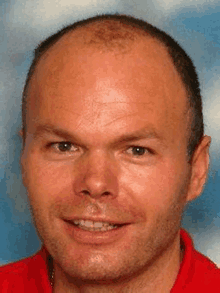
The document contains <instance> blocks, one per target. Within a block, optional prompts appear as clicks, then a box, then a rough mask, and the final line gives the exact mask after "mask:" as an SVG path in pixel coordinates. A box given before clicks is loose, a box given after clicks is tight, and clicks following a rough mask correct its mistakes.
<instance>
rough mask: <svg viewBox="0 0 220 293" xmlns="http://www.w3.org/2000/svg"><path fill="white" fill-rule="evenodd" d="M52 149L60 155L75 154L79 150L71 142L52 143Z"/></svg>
mask: <svg viewBox="0 0 220 293" xmlns="http://www.w3.org/2000/svg"><path fill="white" fill-rule="evenodd" d="M50 147H52V148H53V149H54V150H56V151H57V152H60V153H70V152H71V153H73V152H76V151H77V150H78V148H77V147H76V146H75V145H74V144H72V143H71V142H69V141H61V142H56V143H52V144H50Z"/></svg>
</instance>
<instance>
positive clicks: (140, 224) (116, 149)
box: [21, 28, 210, 293]
mask: <svg viewBox="0 0 220 293" xmlns="http://www.w3.org/2000/svg"><path fill="white" fill-rule="evenodd" d="M82 30H83V32H82ZM82 33H84V34H85V38H86V37H87V38H89V37H91V36H90V35H89V34H90V32H87V31H86V29H85V28H84V29H78V30H77V31H76V32H74V33H71V34H69V35H67V36H65V37H63V38H62V39H61V40H60V41H59V42H58V43H57V44H56V45H55V46H54V47H53V48H51V49H50V50H49V52H47V53H46V54H45V55H44V56H43V58H42V59H41V61H40V63H39V64H38V67H37V69H36V72H35V73H34V76H33V78H32V81H31V84H30V88H29V102H28V112H27V133H26V135H27V136H26V141H25V147H24V150H23V154H22V158H21V163H22V168H23V179H24V183H25V185H26V187H27V189H28V192H29V197H30V203H31V207H32V210H33V215H34V219H35V223H36V227H37V229H38V232H39V234H40V237H41V239H42V241H43V243H44V245H45V246H46V247H47V249H48V251H49V253H50V254H51V255H52V256H53V258H54V261H55V266H54V267H55V284H54V292H140V293H141V292H170V290H171V288H172V286H173V284H174V282H175V279H176V277H177V274H178V270H179V266H180V262H181V251H180V234H179V230H180V222H181V215H182V211H183V209H184V207H185V205H186V203H187V202H188V201H190V200H192V199H194V198H196V197H197V196H198V195H199V194H200V193H201V191H202V187H203V185H204V183H205V179H206V176H207V170H208V163H209V156H208V147H209V143H210V138H209V137H207V136H205V137H204V138H203V139H202V141H201V143H200V145H199V146H198V148H197V150H196V152H195V154H194V156H193V160H192V163H191V164H189V163H188V158H187V141H188V130H187V126H188V123H189V117H190V111H189V109H188V105H187V98H186V93H185V90H184V87H183V85H182V82H181V80H180V78H179V76H178V73H177V72H176V70H175V69H174V66H173V65H172V62H171V61H170V58H169V56H168V54H167V52H166V50H165V49H164V48H163V47H162V45H160V44H159V43H158V42H156V41H155V40H153V39H151V38H148V39H147V38H145V39H143V38H142V37H139V38H138V41H136V42H135V45H134V44H132V43H131V44H130V46H129V48H130V50H128V51H127V52H126V53H125V52H124V53H121V52H120V51H117V50H111V51H108V50H104V49H103V50H102V49H101V47H100V46H85V45H84V43H83V41H82V39H81V38H80V36H81V35H82ZM73 36H74V39H73V38H72V37H73ZM146 48H147V50H146ZM46 125H47V129H48V125H49V126H50V127H52V128H53V129H56V130H57V129H60V130H62V131H63V132H64V131H65V132H66V133H68V136H67V135H65V136H64V135H63V134H61V133H59V134H54V133H53V132H52V131H45V126H46ZM50 129H51V128H50ZM143 131H145V136H143V135H142V136H143V137H140V132H141V133H142V132H143ZM131 134H132V135H133V134H135V136H136V138H133V139H132V140H131V138H130V140H129V139H128V136H130V135H131ZM122 137H124V138H125V137H127V139H124V140H122V139H121V138H122ZM62 141H69V142H71V143H72V145H71V148H70V150H67V151H65V152H61V151H60V150H59V144H58V143H59V142H62ZM134 146H138V147H142V148H144V149H142V150H144V153H143V154H139V155H138V154H137V153H136V152H135V151H136V150H137V149H135V148H134ZM73 216H77V217H79V218H84V217H89V216H94V217H95V216H101V217H103V218H108V219H114V220H115V221H116V222H117V221H121V222H126V223H129V225H128V226H127V229H126V231H125V233H124V235H122V237H121V238H120V239H119V240H116V241H114V242H112V243H109V244H107V245H102V244H100V245H83V244H82V243H79V242H77V241H75V239H74V238H73V237H70V236H69V234H68V233H67V232H66V230H65V229H64V228H63V227H64V220H63V219H66V218H68V217H73Z"/></svg>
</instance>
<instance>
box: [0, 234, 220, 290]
mask: <svg viewBox="0 0 220 293" xmlns="http://www.w3.org/2000/svg"><path fill="white" fill-rule="evenodd" d="M181 239H182V242H183V244H184V246H185V247H184V249H185V251H184V258H183V261H182V263H181V266H180V270H179V274H178V276H177V279H176V282H175V284H174V286H173V288H172V290H171V293H181V292H187V293H197V292H198V293H207V292H208V293H212V292H216V293H217V292H219V293H220V269H218V268H217V267H216V265H215V264H214V263H213V262H212V261H210V260H209V259H208V258H207V257H205V256H204V255H202V254H201V253H199V252H197V251H196V250H195V249H194V247H193V243H192V240H191V238H190V236H189V235H188V234H187V232H186V231H184V230H181ZM48 256H49V255H48V252H47V250H46V249H45V248H44V247H43V248H42V249H41V250H40V251H39V252H38V253H37V254H35V255H34V256H32V257H29V258H26V259H24V260H21V261H18V262H16V263H12V264H8V265H5V266H3V267H0V292H1V293H6V292H7V293H9V292H16V293H17V292H24V293H39V292H42V293H43V292H45V293H52V288H51V286H50V282H49V278H48V268H47V258H48Z"/></svg>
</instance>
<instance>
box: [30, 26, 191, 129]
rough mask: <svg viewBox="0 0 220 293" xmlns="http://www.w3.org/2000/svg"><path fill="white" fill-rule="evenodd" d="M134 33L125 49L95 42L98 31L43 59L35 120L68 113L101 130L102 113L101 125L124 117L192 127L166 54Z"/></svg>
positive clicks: (62, 44)
mask: <svg viewBox="0 0 220 293" xmlns="http://www.w3.org/2000/svg"><path fill="white" fill-rule="evenodd" d="M130 34H131V36H130V37H129V38H128V40H127V43H126V44H125V46H124V47H123V49H121V48H122V47H121V46H120V44H117V45H115V47H114V49H111V50H109V49H108V47H109V44H108V46H107V47H106V45H104V44H102V45H101V43H100V42H101V41H100V40H99V41H98V43H97V42H93V38H94V37H95V36H94V33H93V32H92V30H86V29H84V28H83V29H78V30H77V31H76V32H74V33H70V34H68V35H66V36H65V37H63V38H62V39H61V40H60V41H59V42H57V43H56V45H54V46H53V47H52V48H51V49H50V50H48V52H46V53H45V55H44V56H43V57H42V58H41V60H40V62H39V64H38V66H37V69H36V71H35V73H34V76H33V78H32V80H31V83H30V86H31V88H30V100H31V104H30V106H31V105H32V106H31V107H29V111H28V115H29V117H30V113H31V116H32V117H33V116H39V113H41V114H40V115H41V116H42V115H43V116H44V118H50V119H56V118H55V117H57V116H56V115H54V117H53V115H51V113H54V114H55V113H58V112H57V111H60V110H61V109H63V112H65V113H69V114H70V112H71V115H72V114H73V113H76V112H77V116H78V117H80V116H81V118H82V117H84V118H85V119H88V121H93V123H94V120H96V125H98V122H97V121H98V120H97V117H98V116H97V113H101V112H102V115H99V125H101V124H106V125H107V124H108V122H109V123H110V122H111V121H112V120H114V119H120V117H122V116H123V115H127V117H129V115H130V117H132V119H133V120H134V119H136V122H137V121H138V120H142V121H143V120H146V122H147V121H148V120H150V119H151V120H152V119H153V120H152V121H154V122H155V123H157V124H158V123H160V124H161V126H162V124H164V125H166V123H168V124H169V127H170V128H175V127H176V126H178V127H177V129H179V127H180V126H179V124H181V123H182V124H186V123H185V122H186V112H187V109H188V107H187V99H186V93H185V89H184V87H183V85H182V82H181V80H180V77H179V75H178V73H177V71H176V69H175V68H174V66H173V64H172V61H171V59H170V57H169V55H168V53H167V51H166V49H165V48H164V47H163V46H162V45H161V44H160V43H159V42H158V41H156V40H154V39H153V38H151V37H148V38H143V36H141V35H138V34H136V35H135V34H134V32H133V31H130ZM132 35H134V37H133V38H132ZM106 38H107V37H106ZM108 38H109V39H110V37H108ZM118 39H119V40H120V42H122V38H119V37H118ZM110 42H114V43H117V42H116V41H115V40H114V38H113V39H111V41H110ZM120 42H119V43H120ZM97 44H98V45H97ZM33 105H34V106H33ZM46 108H48V111H46ZM39 109H41V110H40V111H39ZM42 109H44V111H42ZM30 110H31V111H30ZM57 115H58V114H57ZM67 115H68V114H67ZM152 115H154V118H153V117H152ZM68 117H70V116H68ZM104 117H105V118H104ZM107 117H108V119H109V121H108V119H107ZM117 117H118V118H117ZM81 118H80V119H81ZM148 118H149V119H148ZM67 120H68V119H67ZM165 121H166V123H165ZM168 121H169V122H168ZM136 122H135V123H136ZM67 124H68V121H67V122H66V125H67Z"/></svg>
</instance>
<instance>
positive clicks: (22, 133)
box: [19, 129, 24, 138]
mask: <svg viewBox="0 0 220 293" xmlns="http://www.w3.org/2000/svg"><path fill="white" fill-rule="evenodd" d="M19 135H20V136H21V137H22V138H23V136H24V131H23V129H21V130H19Z"/></svg>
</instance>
